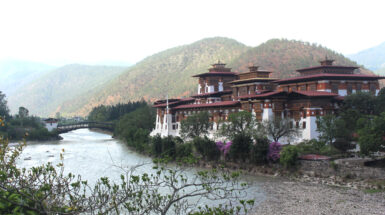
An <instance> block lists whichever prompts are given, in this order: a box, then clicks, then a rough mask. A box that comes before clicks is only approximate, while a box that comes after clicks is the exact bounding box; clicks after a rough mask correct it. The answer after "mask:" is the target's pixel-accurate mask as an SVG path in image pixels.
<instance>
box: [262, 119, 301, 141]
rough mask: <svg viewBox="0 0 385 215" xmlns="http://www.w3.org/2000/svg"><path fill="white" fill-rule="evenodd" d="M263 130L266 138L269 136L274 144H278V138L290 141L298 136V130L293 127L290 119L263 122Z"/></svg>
mask: <svg viewBox="0 0 385 215" xmlns="http://www.w3.org/2000/svg"><path fill="white" fill-rule="evenodd" d="M262 126H263V129H264V131H265V132H266V134H267V135H268V136H271V137H272V138H273V140H274V142H278V141H279V139H280V138H282V137H286V138H287V139H289V140H290V139H292V138H294V137H297V136H299V134H300V132H301V131H300V129H299V128H296V127H295V126H293V124H292V122H291V121H290V119H282V118H281V117H274V118H273V119H271V120H265V121H263V123H262Z"/></svg>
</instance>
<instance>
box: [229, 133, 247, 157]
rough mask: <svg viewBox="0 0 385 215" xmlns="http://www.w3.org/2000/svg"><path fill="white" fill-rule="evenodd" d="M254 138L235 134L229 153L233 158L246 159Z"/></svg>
mask: <svg viewBox="0 0 385 215" xmlns="http://www.w3.org/2000/svg"><path fill="white" fill-rule="evenodd" d="M251 143H252V139H251V136H249V135H243V134H238V135H235V137H234V139H233V142H232V144H231V147H230V152H229V155H230V157H231V158H232V159H233V160H239V159H242V161H245V160H246V158H248V157H249V152H250V148H251Z"/></svg>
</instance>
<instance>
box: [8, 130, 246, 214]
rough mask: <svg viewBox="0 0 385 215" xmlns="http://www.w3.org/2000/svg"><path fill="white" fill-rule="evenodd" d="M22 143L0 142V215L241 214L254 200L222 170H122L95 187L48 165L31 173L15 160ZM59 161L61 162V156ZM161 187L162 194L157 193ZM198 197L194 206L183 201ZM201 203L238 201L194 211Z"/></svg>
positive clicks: (163, 167) (234, 177)
mask: <svg viewBox="0 0 385 215" xmlns="http://www.w3.org/2000/svg"><path fill="white" fill-rule="evenodd" d="M23 146H24V144H21V145H18V146H16V147H10V146H9V144H8V142H7V141H5V140H4V139H3V138H1V137H0V213H1V214H31V215H33V214H80V213H82V214H122V213H128V214H161V215H165V214H168V213H169V212H171V211H173V212H174V213H175V214H187V213H188V211H191V213H192V214H207V213H206V212H209V211H226V212H235V211H236V212H239V213H241V210H239V209H238V208H239V207H241V208H242V207H244V210H243V212H244V213H247V210H248V209H249V208H250V207H252V205H253V200H249V201H245V200H240V197H242V196H244V195H245V194H246V193H245V188H246V185H245V184H244V183H240V182H239V181H238V177H239V173H231V174H230V173H229V172H226V171H224V170H223V169H218V170H217V169H215V170H213V171H199V172H197V173H196V174H195V175H189V176H188V177H187V175H186V173H185V168H184V167H174V168H173V167H168V166H166V165H164V164H162V163H158V164H157V165H155V166H154V171H153V173H144V174H141V175H138V174H135V169H132V170H128V171H124V172H123V174H122V175H121V178H120V182H117V183H116V182H112V181H110V179H108V178H106V177H103V178H100V179H99V180H98V181H97V182H96V183H95V184H94V185H89V184H88V182H87V181H84V180H81V176H78V177H76V176H75V175H73V174H71V173H68V174H66V175H65V174H64V165H63V163H62V162H61V163H59V164H58V165H57V167H55V166H53V165H52V164H51V163H47V164H44V165H42V166H37V167H33V168H31V169H28V170H26V169H18V168H17V166H16V160H17V158H18V156H19V155H20V153H21V152H22V149H23ZM61 158H62V159H63V157H62V155H61ZM161 188H162V189H161ZM194 197H197V198H198V202H196V203H195V204H194V203H191V202H189V201H188V200H189V199H191V198H194ZM203 199H213V200H221V201H224V202H225V204H226V205H230V203H234V202H236V201H239V202H240V203H239V205H240V206H239V207H226V208H222V207H221V206H214V207H213V208H210V207H208V206H205V207H204V208H198V209H197V206H196V204H199V203H200V202H201V200H203Z"/></svg>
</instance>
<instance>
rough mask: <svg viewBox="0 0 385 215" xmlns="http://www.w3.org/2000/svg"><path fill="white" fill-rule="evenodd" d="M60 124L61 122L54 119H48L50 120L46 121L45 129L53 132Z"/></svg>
mask: <svg viewBox="0 0 385 215" xmlns="http://www.w3.org/2000/svg"><path fill="white" fill-rule="evenodd" d="M58 123H59V120H57V119H54V118H48V119H45V120H44V125H45V128H46V129H47V130H48V131H52V130H54V129H57V125H58Z"/></svg>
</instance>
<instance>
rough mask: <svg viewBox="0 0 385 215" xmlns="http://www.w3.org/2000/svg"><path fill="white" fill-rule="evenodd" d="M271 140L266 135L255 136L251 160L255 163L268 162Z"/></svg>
mask: <svg viewBox="0 0 385 215" xmlns="http://www.w3.org/2000/svg"><path fill="white" fill-rule="evenodd" d="M269 145H270V141H269V139H267V138H266V137H263V138H255V143H254V144H253V145H252V146H251V153H250V160H251V161H252V162H253V163H255V164H265V163H267V162H268V158H267V155H268V152H269Z"/></svg>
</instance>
